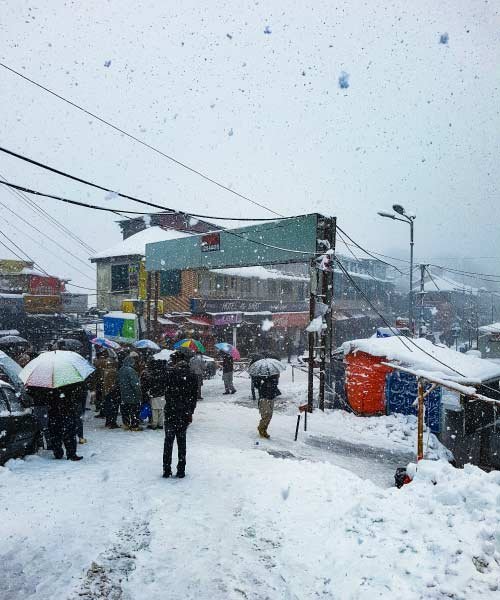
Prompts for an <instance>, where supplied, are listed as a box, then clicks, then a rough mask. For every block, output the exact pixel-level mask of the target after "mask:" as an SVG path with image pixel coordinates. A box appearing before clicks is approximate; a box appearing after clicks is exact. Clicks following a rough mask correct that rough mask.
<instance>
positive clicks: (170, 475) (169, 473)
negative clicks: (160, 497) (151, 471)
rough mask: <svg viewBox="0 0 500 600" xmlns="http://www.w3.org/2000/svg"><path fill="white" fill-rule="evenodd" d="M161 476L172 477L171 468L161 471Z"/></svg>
mask: <svg viewBox="0 0 500 600" xmlns="http://www.w3.org/2000/svg"><path fill="white" fill-rule="evenodd" d="M163 477H165V479H168V478H169V477H172V469H166V470H165V471H163Z"/></svg>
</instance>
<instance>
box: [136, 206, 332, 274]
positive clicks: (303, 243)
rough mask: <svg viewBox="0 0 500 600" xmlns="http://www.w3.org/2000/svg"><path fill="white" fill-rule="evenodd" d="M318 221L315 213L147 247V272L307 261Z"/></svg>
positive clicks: (314, 239) (311, 250)
mask: <svg viewBox="0 0 500 600" xmlns="http://www.w3.org/2000/svg"><path fill="white" fill-rule="evenodd" d="M320 219H322V217H321V215H318V214H316V213H314V214H310V215H303V216H300V217H290V218H289V219H283V220H279V221H267V222H265V223H261V224H259V225H251V226H248V227H240V228H238V229H224V230H220V231H216V232H213V233H209V234H206V233H204V234H199V235H192V236H189V237H183V238H179V239H174V240H166V241H162V242H155V243H153V244H146V270H147V271H168V270H176V269H177V270H185V269H204V268H206V269H216V268H223V267H241V266H246V265H256V264H258V265H275V264H285V263H295V262H299V263H303V262H308V261H309V260H310V259H311V257H312V256H313V255H314V253H315V252H316V239H317V230H318V221H319V220H320ZM217 238H218V239H217Z"/></svg>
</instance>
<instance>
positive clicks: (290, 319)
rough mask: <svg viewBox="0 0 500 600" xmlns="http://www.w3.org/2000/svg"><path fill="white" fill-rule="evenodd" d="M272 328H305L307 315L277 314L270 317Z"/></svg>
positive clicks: (305, 313) (307, 319) (304, 313)
mask: <svg viewBox="0 0 500 600" xmlns="http://www.w3.org/2000/svg"><path fill="white" fill-rule="evenodd" d="M272 319H273V323H274V326H275V327H277V328H278V329H286V328H287V327H304V328H305V327H307V325H308V324H309V313H308V312H300V313H293V312H291V313H277V314H274V315H273V316H272Z"/></svg>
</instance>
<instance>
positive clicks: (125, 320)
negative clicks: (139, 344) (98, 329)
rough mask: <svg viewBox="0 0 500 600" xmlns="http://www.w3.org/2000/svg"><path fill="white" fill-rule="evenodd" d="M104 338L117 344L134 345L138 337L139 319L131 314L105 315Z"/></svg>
mask: <svg viewBox="0 0 500 600" xmlns="http://www.w3.org/2000/svg"><path fill="white" fill-rule="evenodd" d="M103 320H104V336H105V337H107V338H110V339H112V340H115V341H117V342H126V343H129V344H131V343H133V342H135V341H136V340H137V339H138V337H139V335H138V326H137V317H136V315H134V314H131V313H119V312H117V313H114V314H113V313H112V314H108V315H104V319H103Z"/></svg>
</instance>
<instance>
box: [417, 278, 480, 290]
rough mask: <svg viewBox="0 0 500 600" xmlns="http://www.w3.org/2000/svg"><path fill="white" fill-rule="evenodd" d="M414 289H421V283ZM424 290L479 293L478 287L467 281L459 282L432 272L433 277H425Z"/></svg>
mask: <svg viewBox="0 0 500 600" xmlns="http://www.w3.org/2000/svg"><path fill="white" fill-rule="evenodd" d="M413 289H414V290H417V291H418V290H420V284H416V285H415V287H414V288H413ZM424 290H425V291H426V292H466V293H468V294H477V293H478V291H479V290H478V289H477V288H475V287H472V286H470V285H466V284H465V283H459V282H458V281H454V280H453V279H450V278H449V277H444V276H442V275H436V274H435V273H432V279H431V278H430V277H425V279H424Z"/></svg>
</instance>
